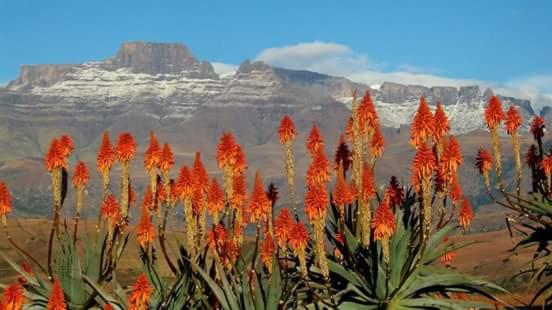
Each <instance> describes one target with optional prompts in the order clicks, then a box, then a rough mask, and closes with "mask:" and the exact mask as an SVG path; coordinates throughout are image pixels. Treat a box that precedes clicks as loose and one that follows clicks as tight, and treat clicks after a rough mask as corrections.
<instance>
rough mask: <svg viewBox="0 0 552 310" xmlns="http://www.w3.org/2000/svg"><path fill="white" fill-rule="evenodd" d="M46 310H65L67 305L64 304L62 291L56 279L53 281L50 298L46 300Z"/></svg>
mask: <svg viewBox="0 0 552 310" xmlns="http://www.w3.org/2000/svg"><path fill="white" fill-rule="evenodd" d="M46 309H47V310H65V309H67V305H66V304H65V296H64V295H63V290H62V289H61V285H60V284H59V280H58V279H57V278H55V279H54V286H53V287H52V291H51V293H50V298H48V306H47V307H46Z"/></svg>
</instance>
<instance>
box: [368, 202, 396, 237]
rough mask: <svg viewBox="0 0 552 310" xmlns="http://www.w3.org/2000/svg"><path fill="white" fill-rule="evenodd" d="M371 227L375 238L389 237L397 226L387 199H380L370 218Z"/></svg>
mask: <svg viewBox="0 0 552 310" xmlns="http://www.w3.org/2000/svg"><path fill="white" fill-rule="evenodd" d="M372 228H373V229H374V238H376V240H381V239H383V238H390V237H391V236H392V235H393V233H394V232H395V229H396V228H397V224H396V223H395V215H394V214H393V211H392V210H391V208H390V207H389V202H388V201H385V200H384V201H382V202H381V203H380V205H379V206H378V208H377V209H376V214H375V215H374V219H373V220H372Z"/></svg>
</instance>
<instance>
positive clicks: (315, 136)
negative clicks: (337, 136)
mask: <svg viewBox="0 0 552 310" xmlns="http://www.w3.org/2000/svg"><path fill="white" fill-rule="evenodd" d="M323 148H324V139H323V138H322V133H320V129H319V128H318V126H316V124H313V125H312V128H311V131H310V133H309V136H308V138H307V151H309V153H310V154H311V156H315V155H316V154H317V153H318V150H319V149H323Z"/></svg>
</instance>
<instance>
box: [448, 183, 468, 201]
mask: <svg viewBox="0 0 552 310" xmlns="http://www.w3.org/2000/svg"><path fill="white" fill-rule="evenodd" d="M448 194H449V197H450V199H452V203H455V204H456V203H458V202H460V200H462V198H463V196H464V194H463V193H462V187H461V186H460V182H458V176H454V177H453V178H452V183H451V185H450V191H449V193H448Z"/></svg>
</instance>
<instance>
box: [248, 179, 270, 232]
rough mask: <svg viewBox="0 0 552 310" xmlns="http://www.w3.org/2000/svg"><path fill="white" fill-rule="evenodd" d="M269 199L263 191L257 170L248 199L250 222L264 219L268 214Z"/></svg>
mask: <svg viewBox="0 0 552 310" xmlns="http://www.w3.org/2000/svg"><path fill="white" fill-rule="evenodd" d="M270 209H271V205H270V200H268V197H267V196H266V192H265V191H264V185H263V182H262V181H261V174H260V173H259V172H258V171H257V173H256V174H255V184H254V186H253V192H252V193H251V199H250V200H249V211H250V212H251V218H250V221H251V223H255V222H260V221H266V220H267V219H268V216H269V215H270Z"/></svg>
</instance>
